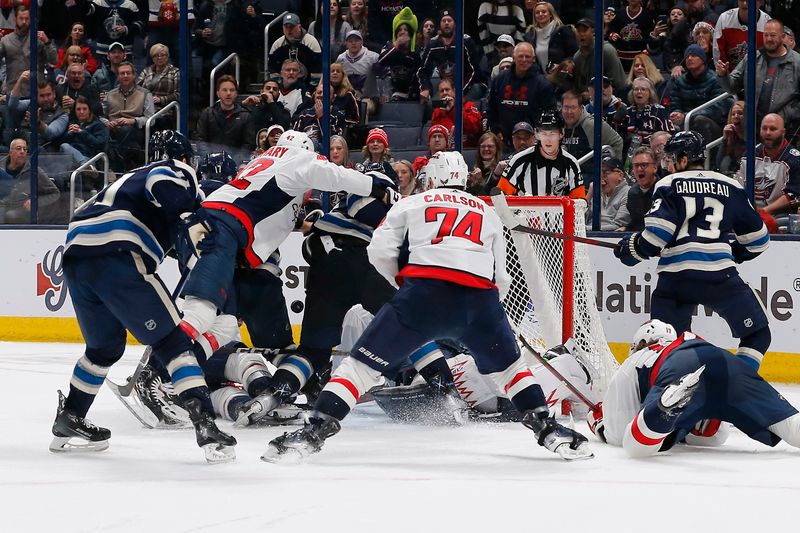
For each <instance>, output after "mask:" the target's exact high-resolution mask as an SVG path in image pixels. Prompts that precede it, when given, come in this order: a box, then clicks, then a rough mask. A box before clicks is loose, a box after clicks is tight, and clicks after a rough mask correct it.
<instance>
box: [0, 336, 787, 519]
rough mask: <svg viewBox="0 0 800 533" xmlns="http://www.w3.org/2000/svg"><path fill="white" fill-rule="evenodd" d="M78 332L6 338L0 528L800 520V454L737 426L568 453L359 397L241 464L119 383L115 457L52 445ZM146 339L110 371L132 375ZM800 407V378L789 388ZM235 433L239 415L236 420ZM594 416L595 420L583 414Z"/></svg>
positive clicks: (108, 397) (113, 425)
mask: <svg viewBox="0 0 800 533" xmlns="http://www.w3.org/2000/svg"><path fill="white" fill-rule="evenodd" d="M82 348H83V347H82V346H81V345H77V344H33V343H0V405H1V406H2V408H0V427H2V428H3V429H4V431H3V433H2V438H1V439H0V443H1V444H0V509H2V512H1V513H0V531H2V532H6V533H16V532H47V533H68V532H78V531H81V532H83V531H87V532H88V531H96V532H109V533H110V532H118V531H136V532H139V533H151V532H152V533H155V532H168V533H182V532H194V531H201V532H209V531H221V532H225V533H235V532H246V533H252V532H255V531H258V532H273V531H274V532H291V531H298V532H318V531H319V532H324V533H330V532H339V531H342V532H345V531H346V532H348V533H361V532H368V531H369V532H390V531H391V532H420V533H423V532H425V533H427V532H436V533H442V532H446V531H453V532H456V531H457V532H464V531H466V532H473V531H474V532H493V531H504V530H505V531H535V532H537V533H574V532H579V531H591V532H597V531H601V532H605V531H608V532H637V533H639V532H648V533H649V532H654V531H655V532H661V531H664V532H666V531H669V532H675V531H687V532H694V531H714V532H717V531H719V532H722V531H725V532H750V531H767V530H768V529H767V528H771V527H778V528H780V529H779V531H787V532H788V531H796V529H795V528H798V527H800V526H798V524H800V520H799V519H798V511H797V509H798V507H797V506H798V505H800V450H796V449H794V448H790V447H789V446H787V445H786V444H783V443H781V444H779V445H778V446H776V447H775V448H768V447H766V446H764V445H762V444H759V443H757V442H755V441H751V440H749V439H748V438H747V437H745V436H744V435H742V434H741V433H738V432H737V431H736V430H734V431H733V435H732V436H731V438H730V439H729V441H728V443H727V444H726V445H725V446H724V447H722V448H717V449H699V448H688V447H686V446H678V447H676V448H675V449H673V451H671V452H669V453H667V454H663V455H661V456H659V457H657V458H653V459H649V460H636V461H634V460H630V459H627V458H626V457H625V456H624V455H623V453H622V450H620V449H616V448H611V447H609V446H606V445H604V444H602V443H600V442H598V441H596V440H593V441H592V444H593V450H594V452H595V456H596V457H595V458H594V459H593V460H588V461H580V462H573V463H567V462H564V461H562V460H561V459H559V458H558V456H556V455H555V454H552V453H550V452H547V451H546V450H545V449H544V448H541V447H539V446H538V445H537V444H536V443H535V442H534V440H533V434H532V433H531V432H530V431H528V430H526V429H525V428H523V427H522V426H521V425H518V424H500V425H489V424H475V425H470V426H467V427H461V428H436V427H426V426H414V425H397V424H393V423H391V422H390V421H389V420H388V419H387V418H386V417H385V416H384V415H383V414H382V412H381V411H380V410H379V409H378V408H377V406H375V405H374V403H366V404H363V405H359V406H358V407H357V408H356V409H355V411H354V412H353V413H352V415H351V416H350V417H349V418H347V419H346V420H345V423H344V425H343V429H342V431H341V433H339V434H338V435H336V436H335V437H333V438H331V439H330V440H329V441H328V442H327V443H326V445H325V448H324V449H323V451H322V452H321V453H320V454H318V455H315V456H312V457H311V458H310V459H309V461H308V462H307V463H305V464H302V465H297V466H279V465H271V464H267V463H264V462H262V461H260V460H259V456H260V455H261V453H262V452H263V451H264V449H265V447H266V443H267V441H268V440H269V439H271V438H273V437H275V436H276V435H278V434H280V433H281V432H282V431H283V429H281V428H258V429H250V428H244V429H238V428H237V429H235V430H233V433H234V435H235V436H236V438H237V439H238V441H239V445H238V446H237V455H238V458H237V460H236V462H235V463H230V464H223V465H214V466H212V465H208V464H206V463H205V460H204V458H203V454H202V451H201V450H200V449H199V448H198V447H197V446H196V444H195V442H194V432H193V431H191V430H176V431H164V430H160V431H159V430H147V429H144V428H143V427H141V425H140V424H139V423H138V422H137V421H136V420H135V419H134V418H133V417H132V416H131V415H130V414H129V413H128V412H127V411H126V410H125V408H124V407H123V406H122V404H121V403H119V401H118V400H117V399H116V398H114V396H113V395H112V394H111V393H110V392H109V391H108V390H107V389H106V388H104V389H103V390H102V391H101V393H100V395H99V396H98V398H97V401H96V402H95V404H94V406H93V408H92V410H91V411H90V413H89V418H90V419H91V420H92V421H93V422H95V423H97V424H99V425H102V426H105V427H108V428H110V429H111V431H112V438H111V446H110V448H109V449H108V450H106V451H104V452H99V453H87V454H53V453H50V452H49V451H48V448H47V447H48V445H49V443H50V440H51V433H50V426H51V424H52V421H53V417H54V415H55V409H56V402H57V398H56V389H58V388H61V389H62V390H64V391H65V392H66V391H67V389H68V382H69V376H70V373H71V371H72V367H73V365H74V364H75V362H76V361H77V359H78V357H79V356H80V354H81V351H82ZM140 354H141V348H139V347H130V348H129V349H128V351H127V352H126V354H125V356H124V357H123V360H122V361H120V363H118V364H117V365H116V366H115V367H114V368H113V369H112V371H111V374H110V377H111V378H112V379H114V380H115V381H118V382H122V381H124V378H125V377H126V376H127V375H128V374H129V373H130V372H131V370H132V369H133V367H134V366H135V363H136V361H137V359H138V356H139V355H140ZM778 388H779V389H780V390H781V391H782V392H783V393H784V395H785V396H786V397H787V398H788V399H789V400H790V401H792V402H793V403H794V404H795V405H800V386H787V385H778ZM220 425H221V426H222V427H223V428H225V429H228V430H231V429H232V428H231V426H230V425H229V424H228V423H225V422H222V423H221V424H220ZM578 429H579V430H581V431H582V432H584V433H588V430H587V428H586V426H585V425H584V424H583V423H580V425H579V426H578Z"/></svg>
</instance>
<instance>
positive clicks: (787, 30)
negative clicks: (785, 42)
mask: <svg viewBox="0 0 800 533" xmlns="http://www.w3.org/2000/svg"><path fill="white" fill-rule="evenodd" d="M783 33H785V34H786V35H788V36H789V37H791V38H792V39H794V32H793V31H792V28H790V27H789V26H784V27H783Z"/></svg>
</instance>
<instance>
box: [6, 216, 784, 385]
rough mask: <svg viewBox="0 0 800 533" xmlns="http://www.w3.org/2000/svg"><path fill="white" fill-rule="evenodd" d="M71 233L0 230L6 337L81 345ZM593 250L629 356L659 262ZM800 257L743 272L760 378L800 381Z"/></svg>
mask: <svg viewBox="0 0 800 533" xmlns="http://www.w3.org/2000/svg"><path fill="white" fill-rule="evenodd" d="M65 233H66V232H65V230H53V229H49V230H46V229H29V230H28V229H24V230H14V231H0V246H2V249H4V250H13V253H8V254H6V256H5V258H4V259H3V281H2V285H3V288H2V291H0V339H2V340H7V341H52V342H80V340H81V337H80V332H79V330H78V327H77V322H76V320H75V315H74V312H73V309H72V304H71V300H70V298H69V295H68V291H69V287H67V286H66V284H65V280H64V277H63V267H62V264H63V253H64V246H63V243H64V237H65ZM301 241H302V237H301V236H300V235H299V234H297V233H293V234H291V236H290V237H289V238H288V239H287V240H286V241H285V242H284V243H283V245H282V246H281V257H282V261H281V267H282V269H283V276H282V277H283V282H284V293H285V296H286V304H287V307H288V308H289V317H290V319H291V322H292V325H293V327H294V329H295V334H297V331H298V330H299V325H300V322H301V321H302V310H303V300H304V297H305V290H304V288H305V278H306V274H307V272H308V265H307V264H306V263H305V261H304V260H303V258H302V256H301V254H300V243H301ZM588 250H589V255H590V258H591V261H592V265H593V268H594V272H593V274H592V279H593V280H594V283H595V287H596V289H597V291H596V296H597V300H596V303H597V306H598V309H599V310H600V317H601V319H602V323H603V328H604V330H605V333H606V337H607V339H608V341H609V343H610V345H611V348H612V351H613V352H614V354H615V355H616V356H617V357H618V358H620V357H622V356H623V354H625V353H627V347H628V345H629V342H630V340H629V337H630V335H631V332H633V331H635V330H636V328H637V327H638V326H639V325H640V324H641V323H642V322H643V321H644V320H646V318H647V316H648V314H649V311H650V307H649V305H650V295H651V293H652V291H653V289H654V287H655V282H656V274H655V267H656V261H655V260H653V261H647V262H645V263H641V264H639V265H637V266H636V267H633V268H627V267H621V266H620V264H619V262H618V261H617V260H616V259H615V258H614V257H613V255H612V254H611V252H610V251H609V250H607V249H603V248H598V247H593V246H590V247H588ZM799 256H800V242H798V241H773V242H772V243H771V246H770V248H769V249H768V250H767V251H766V252H765V253H764V254H763V255H762V256H760V257H759V258H758V259H756V260H755V261H752V262H750V263H745V264H743V265H740V267H739V268H740V272H741V273H742V277H743V278H744V279H745V280H746V281H747V282H748V283H749V284H750V286H751V287H752V288H753V289H754V290H755V291H756V294H757V295H758V296H759V298H760V300H761V302H762V303H763V304H764V307H765V308H766V310H767V315H768V316H769V319H770V327H771V328H772V345H771V347H770V352H769V353H768V355H767V357H766V358H765V360H764V361H765V362H764V365H762V374H763V375H764V376H765V377H767V378H768V379H772V380H775V381H785V382H800V365H797V364H796V361H798V360H800V359H798V358H800V348H798V343H797V339H798V331H797V329H798V328H797V324H798V320H797V317H796V314H797V310H796V309H795V307H796V305H797V302H798V301H800V272H798V271H797V269H796V268H794V265H795V262H794V260H793V258H796V257H799ZM159 274H161V276H162V278H163V279H164V282H165V283H166V284H167V286H168V287H173V286H174V285H175V283H177V280H178V272H177V266H176V264H175V262H174V261H172V260H171V259H168V260H167V261H166V262H165V263H164V264H163V265H162V266H161V268H160V270H159ZM694 330H695V331H696V332H698V333H700V334H701V335H702V336H703V337H705V338H706V339H707V340H709V341H711V342H713V343H716V344H719V345H720V346H724V347H727V348H734V347H735V346H736V341H735V340H734V339H732V338H731V336H730V331H729V330H728V327H727V325H726V324H725V323H724V322H723V321H722V319H720V318H719V317H718V316H717V315H715V314H712V313H710V311H709V310H707V309H705V308H703V307H700V308H699V310H698V313H697V316H696V317H695V320H694ZM131 340H132V339H131ZM245 340H247V339H246V338H245ZM132 341H133V340H132Z"/></svg>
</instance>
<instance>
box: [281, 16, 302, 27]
mask: <svg viewBox="0 0 800 533" xmlns="http://www.w3.org/2000/svg"><path fill="white" fill-rule="evenodd" d="M287 24H290V25H292V26H294V25H295V24H300V17H298V16H297V15H296V14H294V13H286V15H284V17H283V25H284V26H286V25H287Z"/></svg>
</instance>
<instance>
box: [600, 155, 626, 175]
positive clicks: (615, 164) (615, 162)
mask: <svg viewBox="0 0 800 533" xmlns="http://www.w3.org/2000/svg"><path fill="white" fill-rule="evenodd" d="M602 164H603V166H604V167H608V168H610V169H611V170H622V171H624V169H625V165H624V164H623V163H622V161H620V160H619V159H617V158H616V157H614V156H611V155H607V156H605V157H604V158H603V163H602Z"/></svg>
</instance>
